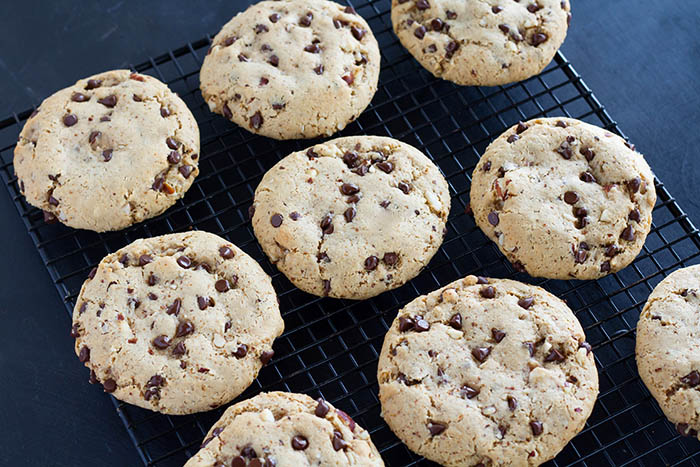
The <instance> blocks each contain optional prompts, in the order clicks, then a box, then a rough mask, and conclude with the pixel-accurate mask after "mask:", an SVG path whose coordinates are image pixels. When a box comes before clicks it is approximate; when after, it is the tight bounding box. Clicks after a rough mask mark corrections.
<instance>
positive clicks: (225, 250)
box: [219, 245, 235, 259]
mask: <svg viewBox="0 0 700 467" xmlns="http://www.w3.org/2000/svg"><path fill="white" fill-rule="evenodd" d="M219 256H221V257H222V258H224V259H231V258H233V257H234V256H235V253H234V252H233V250H232V249H231V248H229V247H227V246H225V245H224V246H222V247H221V248H219Z"/></svg>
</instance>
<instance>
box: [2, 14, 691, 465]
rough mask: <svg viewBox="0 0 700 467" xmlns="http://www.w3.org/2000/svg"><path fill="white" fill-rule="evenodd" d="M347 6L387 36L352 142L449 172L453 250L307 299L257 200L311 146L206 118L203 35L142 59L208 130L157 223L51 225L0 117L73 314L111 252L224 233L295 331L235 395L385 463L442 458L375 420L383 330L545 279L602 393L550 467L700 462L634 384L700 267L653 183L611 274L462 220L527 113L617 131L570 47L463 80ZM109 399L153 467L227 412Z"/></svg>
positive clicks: (673, 207)
mask: <svg viewBox="0 0 700 467" xmlns="http://www.w3.org/2000/svg"><path fill="white" fill-rule="evenodd" d="M349 3H351V4H353V6H354V8H355V9H356V10H357V11H358V12H359V13H360V14H361V15H362V16H363V17H364V18H365V19H366V20H367V21H368V22H369V24H370V26H371V27H372V30H373V31H374V33H375V36H376V37H377V39H378V40H379V43H380V50H381V52H382V72H381V77H380V85H379V90H378V91H377V94H376V96H375V98H374V100H373V102H372V104H371V106H370V107H369V108H368V109H367V110H366V111H365V112H364V113H363V114H362V115H361V116H360V118H359V119H358V120H357V121H355V122H353V123H352V124H350V125H349V126H348V127H347V128H346V129H345V130H344V131H343V132H342V135H355V134H376V135H386V136H392V137H394V138H398V139H400V140H402V141H405V142H407V143H409V144H412V145H414V146H416V147H418V148H420V149H421V150H422V151H423V152H425V153H426V154H427V155H428V156H429V157H431V158H432V159H433V160H434V161H435V162H436V163H437V164H438V165H439V166H440V168H441V169H442V171H443V173H444V175H445V177H446V178H447V180H448V183H449V185H450V191H451V195H452V212H451V215H450V218H449V221H448V233H447V236H446V238H445V242H444V244H443V246H442V247H441V249H440V250H439V252H438V253H437V254H436V256H435V258H434V259H433V261H432V262H431V263H430V265H429V267H428V268H426V269H425V270H424V271H423V272H422V273H421V274H420V276H418V277H417V278H416V279H414V280H413V281H411V282H410V283H409V284H406V285H405V286H403V287H401V288H399V289H397V290H394V291H391V292H387V293H384V294H382V295H380V296H379V297H376V298H374V299H371V300H366V301H363V302H360V303H358V302H352V301H345V300H334V299H328V298H325V299H321V298H317V297H313V296H310V295H308V294H305V293H303V292H301V291H299V290H298V289H296V288H294V287H293V286H292V285H291V284H290V283H289V282H288V281H287V280H286V278H285V277H284V276H282V275H281V274H279V273H278V272H277V270H276V269H275V267H274V266H272V265H271V264H270V263H269V262H268V261H267V259H266V257H265V256H264V254H263V253H262V250H261V249H260V247H259V246H258V244H257V243H256V241H255V238H254V236H253V233H252V230H251V227H250V224H249V222H248V218H247V217H248V214H247V211H248V207H249V206H250V204H251V203H252V198H253V193H254V190H255V188H256V186H257V184H258V182H259V181H260V179H261V178H262V176H263V174H264V173H265V171H266V170H267V169H269V168H270V167H271V166H272V165H274V163H276V162H277V161H278V160H279V159H281V158H282V157H284V156H285V155H287V154H289V153H290V152H292V151H294V150H298V149H302V148H303V147H306V146H308V145H310V144H312V143H311V142H308V141H301V142H299V141H292V142H276V141H272V140H269V139H265V138H261V137H258V136H254V135H251V134H250V133H248V132H246V131H245V130H241V129H240V128H238V127H236V126H235V125H233V124H231V123H230V122H228V121H226V120H224V119H223V118H221V117H218V116H216V115H213V114H211V113H210V112H209V109H208V107H207V105H206V104H205V103H204V101H203V100H202V98H201V95H200V93H199V90H198V86H199V79H198V73H199V68H200V66H201V63H202V59H203V57H204V54H205V53H206V50H207V48H208V47H209V45H210V38H207V39H202V40H199V41H196V42H193V43H190V44H187V45H186V46H184V47H180V48H178V49H175V50H171V51H169V52H168V53H165V54H163V55H160V56H158V57H154V58H150V59H149V60H148V61H146V62H143V63H140V64H138V65H136V66H132V68H133V69H135V70H137V71H139V72H142V73H147V74H150V75H153V76H155V77H157V78H158V79H160V80H162V81H164V82H165V83H167V84H168V85H169V86H170V88H171V89H172V90H174V91H176V92H177V93H178V94H179V95H180V97H182V98H183V99H184V101H185V102H186V103H187V104H188V106H189V107H190V109H191V110H192V111H193V113H194V115H195V118H196V119H197V122H198V123H199V127H200V131H201V136H202V145H201V146H202V149H201V159H200V170H201V174H200V175H199V177H198V178H197V180H196V181H195V183H194V185H193V186H192V188H191V189H190V191H189V192H188V193H187V195H186V196H185V198H184V199H183V200H181V201H179V202H178V203H177V204H176V205H175V206H173V207H172V208H171V209H169V210H168V211H167V212H166V213H165V214H164V215H162V216H159V217H157V218H155V219H151V220H148V221H146V222H143V223H141V224H139V225H136V226H133V227H130V228H128V229H126V230H123V231H120V232H112V233H107V234H98V233H93V232H86V231H77V230H72V229H69V228H66V227H64V226H61V225H46V224H44V223H43V220H42V214H41V212H40V211H38V210H37V209H35V208H32V207H30V206H29V205H28V204H26V202H25V201H24V198H23V197H22V196H21V195H20V192H19V188H18V186H17V180H16V178H15V176H14V172H13V168H12V157H13V151H14V145H15V142H16V140H17V135H18V133H19V131H20V129H21V127H22V125H23V123H24V121H25V120H26V119H27V118H28V116H29V114H30V113H31V111H32V110H31V109H30V110H27V111H24V112H20V113H18V114H13V115H12V116H11V117H8V118H6V119H4V120H2V121H0V177H2V181H3V182H4V184H5V185H6V186H7V188H8V190H9V193H10V196H11V197H12V199H13V201H14V203H15V205H16V206H17V210H18V211H19V214H20V216H21V217H22V219H23V221H24V223H25V225H26V227H27V230H28V232H29V235H30V236H31V238H32V240H33V241H34V244H35V245H36V248H37V251H38V252H39V254H40V255H41V259H42V261H43V262H44V264H45V265H46V268H47V270H48V272H49V274H50V276H51V279H52V281H53V282H54V284H55V285H56V288H57V290H58V292H59V294H60V295H61V297H62V298H63V300H64V302H65V308H66V310H67V311H68V313H69V314H70V313H71V312H72V309H73V305H74V300H75V297H76V295H77V293H78V291H79V289H80V286H81V284H82V282H83V280H84V279H85V277H86V275H87V273H88V271H89V270H90V269H91V268H92V267H93V266H95V265H96V264H97V263H98V262H99V261H100V259H101V258H102V257H103V256H104V255H106V254H107V253H110V252H113V251H115V250H117V249H119V248H121V247H123V246H124V245H126V244H128V243H130V242H132V241H133V240H136V239H137V238H141V237H150V236H155V235H161V234H165V233H169V232H177V231H184V230H188V229H192V228H195V229H201V230H207V231H210V232H214V233H217V234H219V235H222V236H224V237H226V238H228V239H229V240H230V241H232V242H234V243H236V244H237V245H238V246H240V247H241V248H242V249H243V250H245V251H246V252H247V253H248V254H250V255H251V256H253V257H254V258H255V259H256V260H258V261H259V262H260V263H261V264H262V266H263V268H264V269H265V270H266V272H267V273H268V274H270V275H271V276H272V278H273V284H274V286H275V289H276V290H277V291H278V293H279V296H280V303H281V309H282V311H283V317H284V320H285V323H286V329H287V330H286V332H285V333H284V335H283V336H282V337H281V338H279V339H278V340H277V341H276V342H275V346H274V349H275V355H276V358H275V359H274V360H273V362H272V363H271V364H270V365H268V366H267V367H265V368H263V370H262V371H261V372H260V375H259V377H258V379H257V380H256V381H255V382H254V383H253V385H252V386H251V388H249V389H248V390H247V391H246V392H245V393H244V394H243V395H241V396H240V397H239V400H240V399H243V398H246V397H250V396H252V395H255V394H257V393H258V392H260V391H263V390H284V391H295V392H303V393H307V394H309V395H311V396H312V397H318V396H323V397H324V398H326V399H327V400H329V401H331V402H332V403H333V404H334V405H336V406H337V407H339V408H341V409H343V410H345V411H346V412H348V413H349V414H350V415H351V416H353V417H354V418H355V419H356V420H357V421H358V423H360V424H361V425H362V426H364V427H365V428H367V429H368V430H369V432H370V433H371V435H372V438H373V440H374V442H375V444H376V445H377V447H378V448H379V450H380V451H381V452H382V455H383V457H384V460H385V462H387V465H390V466H410V465H434V464H431V463H429V462H427V461H425V460H423V459H421V458H420V457H418V456H416V455H415V454H413V453H411V452H410V451H409V450H408V449H407V448H406V447H405V446H404V445H403V444H402V443H401V442H400V441H399V440H398V439H397V438H396V437H395V436H394V435H393V434H392V433H391V431H390V430H389V428H388V427H387V425H386V424H385V423H384V422H383V421H382V419H381V417H380V407H379V402H378V399H377V392H378V388H377V382H376V369H377V368H376V367H377V358H378V355H379V351H380V349H381V345H382V341H383V338H384V334H385V332H386V331H387V329H388V327H389V325H390V324H391V321H392V320H393V318H394V316H395V315H396V313H397V311H398V310H399V308H400V307H401V306H403V305H405V304H406V303H407V302H408V301H410V300H411V299H413V298H415V297H416V296H417V295H420V294H423V293H426V292H429V291H431V290H433V289H435V288H438V287H440V286H441V285H444V284H446V283H448V282H450V281H452V280H455V279H457V278H460V277H463V276H465V275H467V274H480V275H485V276H494V277H513V278H516V279H518V280H523V281H526V282H531V283H534V284H537V285H541V286H543V287H545V288H546V289H548V290H549V291H551V292H553V293H555V294H556V295H558V296H559V297H561V298H563V299H564V300H566V301H567V302H568V304H569V306H570V307H571V308H572V309H573V310H574V312H575V313H576V315H577V317H578V319H579V320H580V321H581V323H582V325H583V327H584V330H585V332H586V334H587V338H588V341H589V342H590V343H591V344H592V345H593V348H594V352H595V357H596V363H597V365H598V370H599V375H600V396H599V398H598V401H597V403H596V406H595V409H594V411H593V414H592V415H591V417H590V419H589V420H588V423H587V424H586V427H585V429H584V430H583V431H582V432H581V433H580V434H579V435H578V436H577V437H576V438H574V440H573V441H572V442H571V443H569V445H568V446H567V447H566V448H565V449H564V450H563V451H562V453H561V454H560V455H559V456H558V457H557V458H556V459H555V460H554V461H552V462H550V463H549V464H548V465H551V466H568V465H578V466H580V465H585V466H619V465H643V466H658V465H698V461H697V459H698V456H700V454H699V453H700V444H699V443H698V442H697V441H696V440H691V439H684V438H680V437H679V436H678V435H677V433H676V432H675V430H674V428H673V426H672V425H671V424H670V423H669V422H667V421H666V420H665V418H664V417H663V415H662V413H661V411H660V409H659V408H658V406H657V404H656V403H655V401H653V399H652V398H651V397H650V395H649V393H648V391H647V390H646V388H645V387H644V385H643V384H642V382H641V380H640V379H639V376H638V374H637V370H636V366H635V362H634V329H635V326H636V321H637V318H638V315H639V312H640V310H641V307H642V306H643V304H644V301H645V300H646V298H647V296H648V294H649V292H650V291H651V290H652V289H653V287H654V286H655V285H656V284H657V283H658V282H659V281H661V279H663V278H664V277H665V276H666V275H668V274H669V273H670V272H671V271H673V270H674V269H676V268H678V267H683V266H687V265H690V264H692V263H696V262H698V256H700V236H699V235H698V231H697V229H696V228H695V227H694V226H693V224H692V223H691V222H690V220H689V219H688V218H687V216H686V215H685V214H684V213H683V211H682V210H681V209H680V207H679V206H678V205H677V204H676V201H675V200H674V199H673V198H672V197H671V195H670V194H669V193H668V191H667V190H666V189H665V187H664V186H663V184H661V183H660V182H658V181H657V182H656V189H657V193H658V198H659V199H658V202H657V205H656V207H655V209H654V224H653V227H652V231H651V233H650V234H649V236H648V239H647V242H646V245H645V246H644V249H643V251H642V252H641V254H640V255H639V257H638V258H637V259H636V261H635V262H634V263H633V264H632V265H631V266H629V267H628V268H626V269H625V270H623V271H621V272H619V273H617V274H613V275H610V276H608V277H605V278H603V279H600V280H598V281H586V282H579V281H551V280H537V279H533V278H530V277H529V276H527V275H524V274H520V273H516V272H515V271H514V270H513V269H512V267H511V266H510V263H508V261H507V260H505V259H504V258H503V256H502V255H501V254H500V253H499V252H498V249H497V248H496V247H495V246H494V245H493V244H492V243H491V242H490V241H489V240H488V239H487V238H486V237H485V236H484V235H483V234H482V233H481V231H480V230H479V229H478V228H477V227H476V225H475V224H474V220H473V218H472V217H471V216H470V215H468V214H466V213H465V208H466V207H467V205H468V201H469V200H468V193H469V186H470V175H471V172H472V170H473V169H474V166H475V165H476V163H477V161H478V158H479V155H480V154H481V153H483V151H484V149H485V148H486V146H487V145H488V143H490V142H491V141H492V140H493V139H494V138H495V137H496V136H498V135H499V134H500V133H501V132H503V131H504V130H505V129H506V128H508V127H509V126H511V125H513V124H514V123H517V122H518V121H519V120H528V119H530V118H535V117H544V116H548V117H551V116H567V117H573V118H578V119H581V120H584V121H586V122H589V123H592V124H595V125H598V126H602V127H604V128H607V129H608V130H610V131H612V132H615V133H618V134H620V135H622V133H621V131H620V130H619V128H618V127H617V124H616V123H615V122H614V121H613V120H612V119H611V118H610V116H609V115H608V114H607V112H606V111H605V109H604V108H603V106H602V105H601V104H600V103H599V102H598V100H597V99H596V98H595V96H594V95H593V93H592V92H591V90H590V89H589V88H588V87H587V86H586V84H585V83H584V82H583V80H582V79H581V77H580V76H579V75H578V74H577V73H576V71H575V70H574V69H573V67H572V66H571V64H570V63H569V62H568V61H567V60H566V58H565V57H564V56H563V55H562V54H561V53H559V54H557V56H556V58H555V60H554V61H553V63H552V64H550V65H549V66H548V67H547V69H546V70H545V71H544V72H543V73H542V74H541V75H539V76H537V77H535V78H532V79H529V80H526V81H524V82H520V83H514V84H510V85H507V86H500V87H494V88H472V87H459V86H455V85H452V84H450V83H448V82H445V81H441V80H436V79H435V78H433V77H432V76H431V75H430V74H429V73H427V72H426V71H424V70H423V69H421V67H420V66H419V65H418V64H417V63H416V62H415V61H414V60H413V59H412V58H411V57H410V55H408V53H407V52H406V51H405V50H404V48H403V47H402V46H401V45H400V44H399V43H398V41H397V40H396V37H395V36H394V35H393V32H392V30H391V20H390V15H389V11H390V1H388V0H370V1H362V2H360V1H357V2H349ZM623 136H624V135H623ZM642 149H643V148H642ZM57 332H63V331H62V330H57ZM86 379H87V374H86ZM112 401H113V402H114V404H115V407H116V409H117V413H118V414H119V417H120V418H121V420H122V421H123V423H124V426H125V427H126V429H127V431H128V433H129V436H130V437H131V439H132V441H133V443H134V446H135V447H136V449H137V450H138V453H139V455H140V456H141V459H142V460H143V463H144V464H145V465H149V466H156V465H157V466H179V465H182V464H183V463H184V462H185V461H186V460H187V458H188V457H190V456H191V455H192V454H194V452H196V450H197V449H198V446H199V444H200V443H201V441H202V439H203V436H204V434H205V433H206V432H207V430H208V429H209V428H210V427H211V425H212V424H213V423H214V422H215V420H216V419H217V418H218V417H219V416H220V415H221V413H222V412H223V408H220V409H217V410H214V411H211V412H208V413H203V414H197V415H190V416H179V417H170V416H164V415H160V414H155V413H153V412H149V411H147V410H143V409H139V408H137V407H133V406H130V405H127V404H123V403H120V402H119V401H117V400H116V399H113V398H112Z"/></svg>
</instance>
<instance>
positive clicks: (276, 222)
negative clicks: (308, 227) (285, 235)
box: [270, 214, 284, 228]
mask: <svg viewBox="0 0 700 467" xmlns="http://www.w3.org/2000/svg"><path fill="white" fill-rule="evenodd" d="M283 221H284V217H282V214H273V215H272V216H271V217H270V224H272V227H275V228H277V227H279V226H280V225H282V222H283Z"/></svg>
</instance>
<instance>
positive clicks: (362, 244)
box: [253, 136, 450, 300]
mask: <svg viewBox="0 0 700 467" xmlns="http://www.w3.org/2000/svg"><path fill="white" fill-rule="evenodd" d="M253 209H254V214H253V229H254V231H255V236H256V237H257V238H258V241H259V242H260V244H261V245H262V248H263V250H264V251H265V253H267V256H268V257H269V258H270V261H272V262H273V263H275V264H276V265H277V268H278V269H279V270H280V271H281V272H282V273H284V274H285V275H286V276H287V278H288V279H289V280H290V281H291V282H292V283H293V284H294V285H296V286H297V287H299V288H300V289H302V290H304V291H306V292H309V293H312V294H314V295H319V296H330V297H335V298H351V299H358V300H359V299H364V298H369V297H373V296H375V295H378V294H380V293H382V292H384V291H386V290H390V289H393V288H396V287H398V286H400V285H402V284H404V283H405V282H406V281H408V280H410V279H412V278H413V277H415V276H416V275H417V274H418V273H419V272H420V270H421V268H423V267H424V266H425V265H426V264H427V263H428V262H429V261H430V259H431V258H432V257H433V255H434V254H435V252H436V251H437V249H438V247H439V246H440V244H441V243H442V239H443V236H444V231H445V222H446V221H447V215H448V213H449V211H450V195H449V190H448V187H447V182H446V181H445V179H444V178H443V177H442V174H441V173H440V170H439V169H438V168H437V167H436V166H435V165H434V164H433V163H432V162H431V161H430V160H429V159H428V158H427V157H426V156H425V155H423V154H422V153H421V152H420V151H418V150H417V149H416V148H414V147H412V146H409V145H408V144H405V143H402V142H400V141H397V140H394V139H391V138H383V137H379V136H358V137H348V138H338V139H334V140H330V141H328V142H326V143H322V144H317V145H315V146H312V147H311V148H309V149H307V150H304V151H299V152H295V153H292V154H290V155H289V156H287V157H285V158H284V159H282V160H281V161H280V162H279V163H277V164H276V165H275V166H274V167H273V168H272V169H270V170H269V171H268V172H267V173H266V174H265V176H264V177H263V179H262V181H261V182H260V185H259V186H258V188H257V189H256V190H255V201H254V204H253Z"/></svg>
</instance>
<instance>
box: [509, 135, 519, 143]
mask: <svg viewBox="0 0 700 467" xmlns="http://www.w3.org/2000/svg"><path fill="white" fill-rule="evenodd" d="M519 139H520V136H518V135H510V136H509V137H508V139H507V141H508V142H509V143H511V144H512V143H515V142H516V141H517V140H519Z"/></svg>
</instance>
